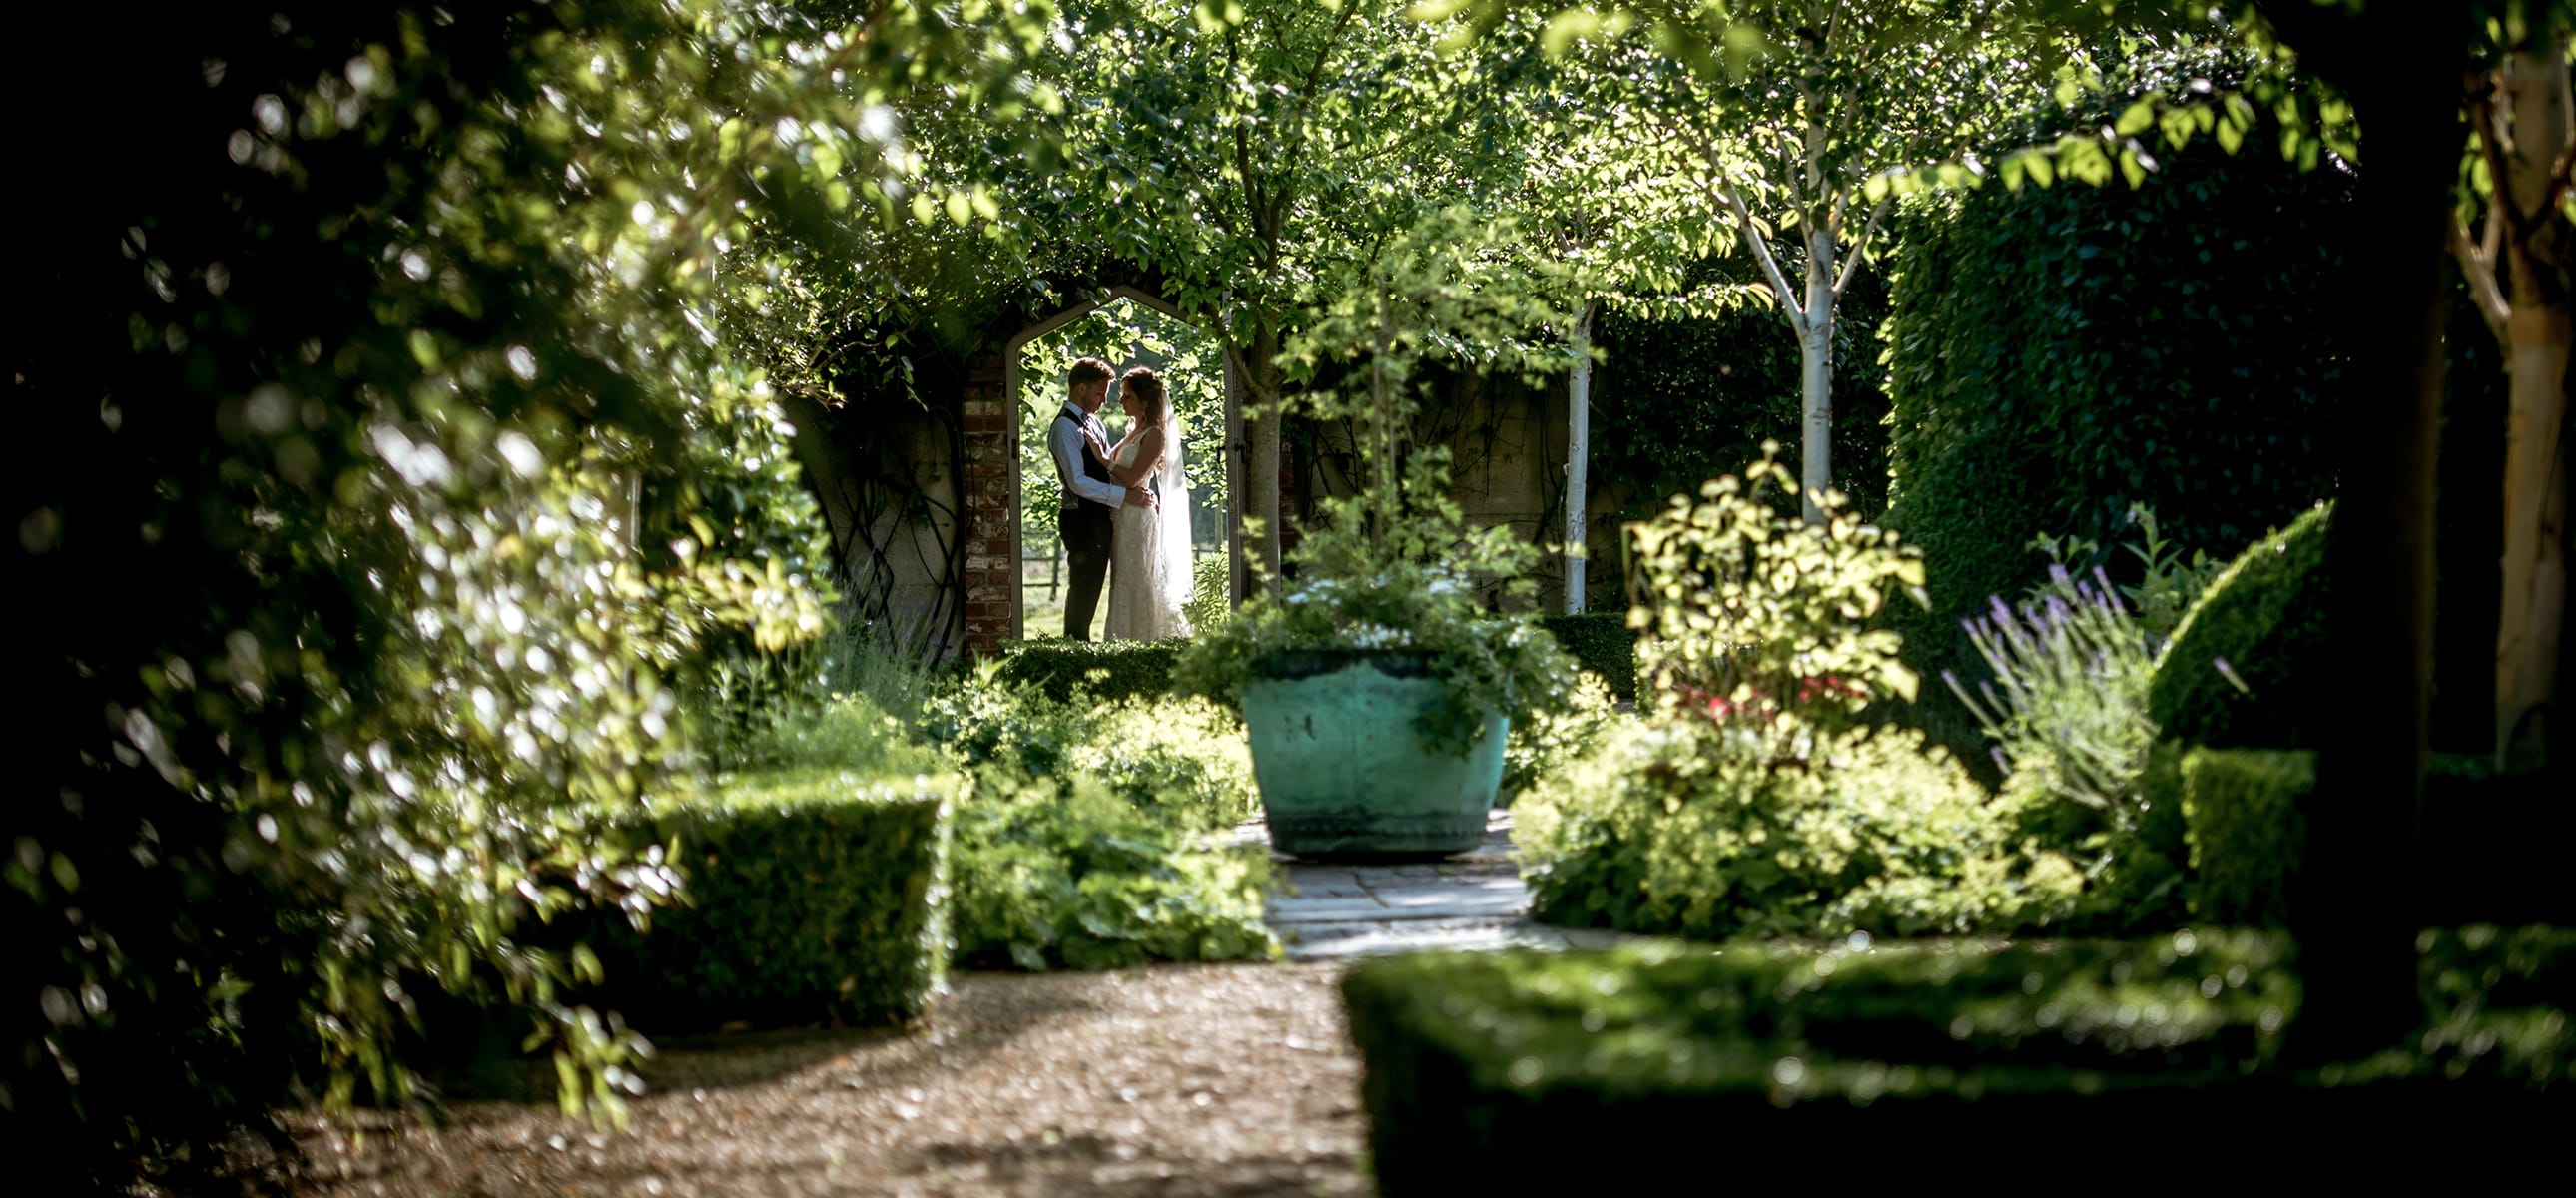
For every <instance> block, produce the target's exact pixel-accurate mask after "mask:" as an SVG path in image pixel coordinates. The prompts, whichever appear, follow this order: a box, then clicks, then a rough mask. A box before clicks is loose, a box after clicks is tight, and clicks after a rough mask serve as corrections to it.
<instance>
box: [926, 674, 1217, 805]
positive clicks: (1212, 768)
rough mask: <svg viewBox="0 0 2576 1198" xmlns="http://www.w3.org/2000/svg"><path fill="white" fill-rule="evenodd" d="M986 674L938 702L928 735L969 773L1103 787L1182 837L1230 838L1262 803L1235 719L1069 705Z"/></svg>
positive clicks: (1200, 707)
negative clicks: (987, 771)
mask: <svg viewBox="0 0 2576 1198" xmlns="http://www.w3.org/2000/svg"><path fill="white" fill-rule="evenodd" d="M999 674H1000V671H992V677H991V678H987V677H985V676H983V675H982V674H980V673H979V675H978V676H977V677H976V678H973V679H970V680H968V681H967V682H965V683H964V684H963V685H960V686H958V687H957V688H955V689H953V690H951V691H949V692H947V693H946V694H943V695H940V696H938V697H937V698H934V699H932V700H931V702H930V703H929V705H928V706H927V707H926V708H925V709H924V711H923V713H922V717H921V724H920V726H921V728H922V730H923V731H924V732H925V733H926V734H927V735H928V736H929V738H930V739H931V741H932V742H933V743H935V744H938V745H940V746H942V747H944V748H946V749H947V750H948V752H949V753H950V754H951V755H953V756H954V757H956V758H957V759H958V760H960V761H962V762H964V763H965V764H966V765H968V766H970V767H974V768H979V769H980V768H984V767H987V766H990V767H996V768H999V769H1001V770H1004V771H1007V772H1012V773H1020V774H1026V775H1028V776H1030V777H1036V778H1049V777H1052V778H1065V779H1071V778H1085V779H1090V780H1093V781H1096V782H1098V783H1100V784H1101V785H1102V786H1104V787H1106V788H1107V789H1108V791H1109V792H1110V793H1111V794H1112V795H1114V796H1116V797H1117V798H1118V799H1120V800H1121V801H1123V802H1125V803H1127V804H1129V805H1130V806H1132V807H1134V808H1136V809H1137V810H1138V811H1139V812H1141V813H1143V814H1145V815H1148V816H1152V817H1154V818H1156V819H1159V820H1162V821H1164V822H1165V823H1168V824H1170V825H1172V826H1173V827H1176V828H1184V829H1189V830H1193V831H1209V832H1212V831H1224V830H1229V829H1231V828H1233V827H1234V825H1236V824H1237V823H1240V822H1242V821H1243V820H1244V819H1245V818H1247V817H1248V816H1250V815H1251V814H1252V812H1253V810H1254V809H1255V806H1256V803H1257V795H1256V793H1255V791H1254V790H1253V784H1252V758H1251V753H1250V750H1249V749H1247V748H1246V747H1245V745H1244V739H1243V729H1242V727H1241V726H1240V725H1239V724H1238V723H1237V722H1236V721H1235V719H1234V716H1233V714H1232V713H1230V712H1227V711H1224V710H1222V709H1220V708H1218V707H1216V706H1215V705H1213V704H1210V703H1207V702H1204V701H1199V700H1191V699H1177V698H1162V699H1142V700H1126V701H1102V700H1097V699H1094V698H1092V697H1091V696H1089V695H1088V694H1085V693H1082V692H1076V693H1075V694H1074V695H1073V697H1072V698H1070V699H1068V700H1063V701H1059V700H1055V699H1052V698H1049V697H1048V696H1047V695H1046V694H1045V693H1044V692H1041V691H1038V690H1035V689H1032V688H1026V687H1013V686H1007V685H1004V684H1002V683H1000V682H999V680H998V679H999Z"/></svg>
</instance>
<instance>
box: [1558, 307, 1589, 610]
mask: <svg viewBox="0 0 2576 1198" xmlns="http://www.w3.org/2000/svg"><path fill="white" fill-rule="evenodd" d="M1596 306H1597V305H1594V304H1590V303H1587V304H1585V305H1583V314H1582V315H1581V316H1578V317H1576V318H1575V321H1574V375H1573V377H1572V378H1571V379H1569V380H1568V381H1567V382H1566V385H1565V426H1566V429H1565V614H1567V615H1569V616H1572V615H1581V614H1582V612H1583V585H1584V584H1583V561H1584V550H1585V547H1586V546H1587V545H1589V544H1590V543H1591V540H1592V538H1591V536H1590V525H1589V523H1588V522H1587V521H1586V519H1585V517H1584V512H1583V501H1584V499H1585V498H1586V496H1588V495H1589V494H1590V488H1591V485H1592V463H1591V456H1592V312H1593V309H1594V308H1595V307H1596Z"/></svg>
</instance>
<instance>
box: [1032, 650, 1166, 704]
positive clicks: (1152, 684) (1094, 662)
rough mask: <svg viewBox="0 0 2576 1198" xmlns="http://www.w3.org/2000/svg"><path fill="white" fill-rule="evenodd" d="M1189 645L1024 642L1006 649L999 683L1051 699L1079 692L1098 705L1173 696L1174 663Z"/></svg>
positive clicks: (1067, 697) (1070, 695)
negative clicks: (1033, 690)
mask: <svg viewBox="0 0 2576 1198" xmlns="http://www.w3.org/2000/svg"><path fill="white" fill-rule="evenodd" d="M1187 643H1188V642H1186V641H1062V640H1047V641H1022V642H1020V643H1018V644H1016V645H1010V646H1007V647H1005V648H1004V649H1003V652H1002V668H1001V671H1000V673H998V674H996V675H995V676H994V677H995V679H996V680H998V681H1000V682H1004V683H1008V684H1010V685H1014V686H1034V687H1036V688H1038V689H1039V690H1041V691H1044V692H1046V694H1047V697H1049V698H1052V699H1070V698H1072V697H1073V693H1074V692H1075V691H1077V690H1079V691H1083V692H1086V693H1088V694H1090V695H1091V697H1092V698H1093V699H1095V700H1098V701H1100V702H1116V701H1119V700H1122V699H1134V698H1148V699H1150V698H1159V697H1161V696H1164V695H1168V694H1170V693H1172V662H1173V661H1174V660H1176V659H1177V658H1179V656H1180V654H1181V648H1182V646H1183V645H1186V644H1187Z"/></svg>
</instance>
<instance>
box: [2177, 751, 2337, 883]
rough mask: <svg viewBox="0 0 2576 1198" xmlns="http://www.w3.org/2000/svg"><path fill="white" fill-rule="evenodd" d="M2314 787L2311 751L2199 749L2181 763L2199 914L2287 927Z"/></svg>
mask: <svg viewBox="0 0 2576 1198" xmlns="http://www.w3.org/2000/svg"><path fill="white" fill-rule="evenodd" d="M2316 781H2317V760H2316V754H2314V753H2311V752H2303V751H2295V750H2278V749H2193V750H2191V751H2190V752H2189V753H2187V754H2185V755H2184V756H2183V759H2182V816H2183V822H2184V824H2185V826H2186V828H2187V829H2188V835H2189V837H2190V843H2191V868H2192V872H2193V874H2194V875H2195V886H2194V894H2193V901H2192V913H2193V914H2194V915H2196V916H2198V917H2199V918H2201V919H2204V920H2208V921H2210V922H2212V923H2222V924H2234V925H2240V926H2246V927H2256V926H2260V927H2284V926H2287V925H2288V922H2289V917H2290V914H2289V899H2290V895H2291V893H2292V892H2293V891H2294V890H2295V889H2296V888H2297V883H2298V876H2299V863H2300V859H2301V858H2302V857H2303V856H2304V855H2305V852H2306V848H2307V839H2308V838H2307V822H2306V820H2305V819H2303V818H2302V817H2301V815H2300V812H2299V802H2300V800H2301V799H2302V798H2303V797H2304V796H2305V795H2306V794H2307V793H2308V791H2310V790H2311V789H2314V788H2315V786H2316Z"/></svg>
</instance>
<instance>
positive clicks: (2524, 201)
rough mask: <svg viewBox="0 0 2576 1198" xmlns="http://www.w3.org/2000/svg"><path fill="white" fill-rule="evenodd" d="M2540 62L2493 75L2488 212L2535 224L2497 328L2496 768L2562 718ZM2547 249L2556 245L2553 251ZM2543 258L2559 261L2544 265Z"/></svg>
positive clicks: (2553, 315) (2560, 105)
mask: <svg viewBox="0 0 2576 1198" xmlns="http://www.w3.org/2000/svg"><path fill="white" fill-rule="evenodd" d="M2541 44H2542V45H2543V46H2545V47H2547V48H2548V53H2546V54H2535V53H2528V52H2526V53H2520V54H2513V55H2509V56H2507V58H2506V59H2505V62H2504V69H2503V71H2502V72H2501V75H2502V79H2501V82H2502V83H2503V84H2504V87H2503V91H2504V97H2503V98H2504V100H2505V102H2506V103H2507V104H2508V105H2509V106H2510V110H2511V112H2512V114H2513V129H2512V137H2511V141H2510V142H2509V143H2503V144H2505V145H2508V146H2509V149H2507V150H2506V152H2505V154H2504V155H2503V156H2504V158H2505V160H2506V171H2505V175H2506V177H2505V178H2503V179H2498V180H2496V195H2495V197H2494V200H2493V201H2492V202H2494V203H2500V204H2501V203H2511V204H2512V205H2514V207H2515V208H2516V209H2518V210H2519V211H2522V212H2525V213H2530V214H2532V215H2534V216H2537V217H2539V218H2540V220H2541V221H2542V222H2544V223H2543V224H2542V226H2541V227H2540V228H2539V229H2538V230H2537V231H2535V232H2533V233H2531V234H2529V235H2528V236H2527V237H2526V236H2522V235H2517V236H2514V237H2512V238H2509V239H2508V241H2509V242H2510V244H2509V245H2508V246H2506V247H2505V250H2506V254H2507V259H2508V261H2510V262H2511V264H2512V267H2513V277H2512V287H2513V296H2512V301H2511V308H2510V312H2509V314H2508V315H2507V316H2506V317H2505V321H2504V329H2503V333H2504V339H2505V368H2506V370H2507V371H2508V372H2509V373H2510V375H2511V380H2510V382H2511V388H2510V395H2511V397H2512V407H2511V411H2510V415H2509V416H2508V417H2507V420H2506V424H2505V460H2504V561H2503V567H2504V602H2503V605H2502V609H2501V610H2500V611H2499V612H2498V613H2497V622H2496V695H2495V697H2496V764H2497V765H2499V766H2502V767H2504V768H2507V769H2533V768H2538V767H2539V766H2541V765H2542V764H2544V762H2545V760H2546V757H2547V753H2548V749H2547V746H2548V744H2549V724H2550V723H2551V722H2552V721H2554V720H2563V719H2566V718H2568V716H2567V714H2566V713H2565V712H2563V711H2561V710H2560V709H2559V706H2558V704H2557V702H2556V698H2557V693H2558V646H2559V638H2560V636H2561V635H2562V632H2563V627H2562V626H2563V624H2564V621H2565V617H2566V610H2567V560H2566V556H2565V550H2564V548H2563V545H2564V543H2565V542H2564V541H2563V540H2562V539H2561V535H2560V530H2561V528H2562V527H2563V526H2564V524H2565V522H2566V516H2567V447H2566V444H2565V442H2564V441H2563V440H2562V439H2561V430H2563V429H2564V428H2565V426H2566V422H2567V360H2568V350H2569V342H2570V340H2571V337H2570V324H2571V315H2570V312H2569V305H2568V302H2567V299H2566V297H2565V296H2564V295H2552V294H2550V293H2549V290H2548V289H2547V288H2544V287H2543V286H2542V285H2541V283H2540V275H2541V274H2542V273H2543V272H2544V271H2546V270H2549V269H2550V268H2551V267H2553V266H2558V265H2563V264H2564V262H2563V258H2564V256H2565V255H2567V254H2568V252H2569V246H2568V241H2569V239H2570V236H2571V235H2570V232H2569V230H2568V229H2567V227H2566V225H2565V223H2564V222H2563V220H2562V219H2554V218H2553V217H2552V214H2551V212H2550V209H2551V208H2552V207H2554V204H2553V200H2554V198H2555V197H2554V196H2553V194H2552V193H2551V191H2550V186H2551V185H2550V172H2551V171H2552V169H2553V167H2554V165H2555V163H2556V161H2557V159H2558V158H2559V156H2560V155H2561V154H2563V153H2565V152H2566V149H2567V146H2568V144H2569V142H2570V140H2571V138H2576V120H2571V113H2570V111H2569V107H2570V101H2569V96H2568V68H2567V59H2566V55H2565V54H2564V53H2563V52H2562V51H2561V47H2562V46H2563V44H2564V43H2563V41H2562V40H2561V38H2560V37H2558V36H2552V37H2548V38H2545V39H2541ZM2552 243H2554V244H2552ZM2549 257H2557V258H2560V259H2561V261H2560V262H2555V263H2553V262H2548V261H2544V260H2535V259H2546V258H2549Z"/></svg>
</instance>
